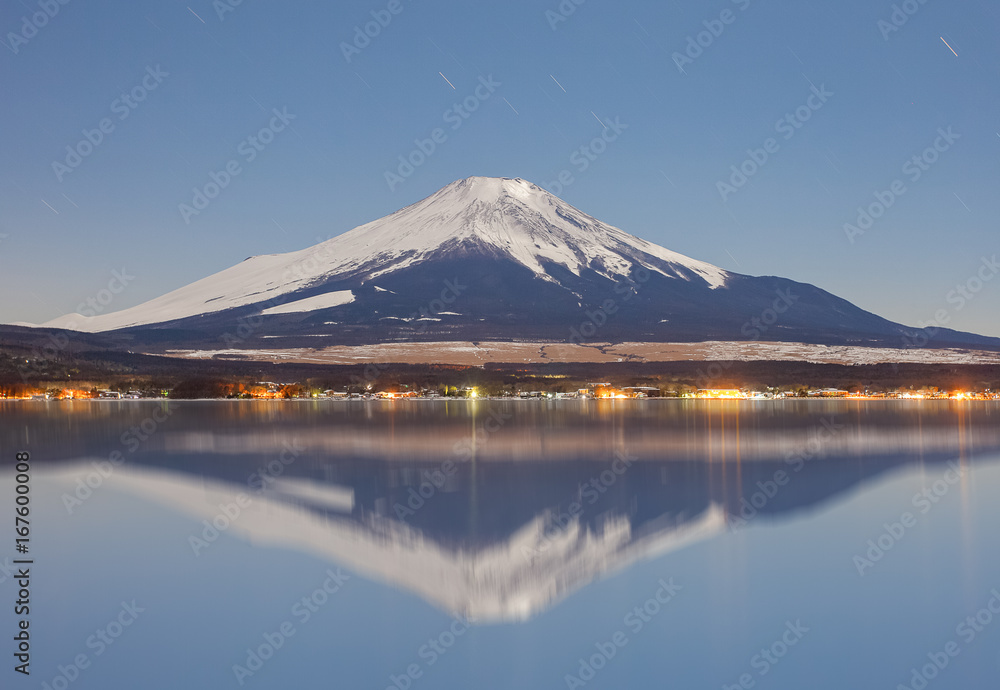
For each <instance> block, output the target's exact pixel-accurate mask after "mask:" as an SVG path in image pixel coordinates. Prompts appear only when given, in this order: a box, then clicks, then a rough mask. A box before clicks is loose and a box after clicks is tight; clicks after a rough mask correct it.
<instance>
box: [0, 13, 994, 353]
mask: <svg viewBox="0 0 1000 690" xmlns="http://www.w3.org/2000/svg"><path fill="white" fill-rule="evenodd" d="M231 1H233V0H218V1H217V2H215V3H214V4H213V2H211V1H210V0H182V1H170V2H152V1H151V0H134V1H132V2H103V3H97V2H81V1H80V0H70V2H68V4H66V5H59V6H58V7H59V9H58V13H57V14H56V15H55V16H54V17H52V18H51V19H48V21H47V22H46V23H45V25H44V26H41V28H39V29H38V30H37V32H36V33H35V34H33V35H32V32H31V29H30V28H29V29H28V31H27V32H26V35H30V38H28V39H27V40H26V41H24V40H22V39H21V38H18V39H16V40H15V39H12V32H13V33H20V32H22V26H23V24H24V17H29V22H30V21H31V20H30V17H31V15H32V13H33V12H36V11H38V5H37V3H36V2H33V1H32V0H24V1H23V2H21V3H8V4H6V5H5V7H4V9H3V10H2V12H0V38H2V40H3V43H4V46H5V47H4V48H3V49H0V83H3V85H4V93H5V95H6V98H5V105H4V108H3V111H4V117H3V122H2V124H3V126H2V128H0V140H2V142H3V146H2V149H0V292H2V294H3V295H4V297H3V299H2V301H0V321H4V322H10V321H29V322H36V323H38V322H43V321H46V320H48V319H51V318H54V317H56V316H59V315H61V314H64V313H67V312H71V311H74V310H76V309H77V305H78V304H80V303H81V302H82V301H84V300H86V299H87V298H88V297H92V296H94V295H97V294H98V293H99V291H100V290H101V289H102V288H105V287H107V286H108V284H109V281H111V280H112V278H113V273H112V272H113V271H115V270H117V271H122V270H123V269H124V271H125V273H126V274H127V275H130V276H134V279H130V280H128V281H127V282H128V285H127V287H126V288H125V289H124V290H123V291H122V292H121V293H120V294H118V295H117V296H116V297H115V299H114V302H113V303H112V304H111V305H109V307H108V310H109V311H111V310H118V309H122V308H125V307H129V306H132V305H134V304H138V303H140V302H143V301H145V300H147V299H151V298H153V297H156V296H158V295H160V294H162V293H164V292H167V291H169V290H171V289H174V288H177V287H180V286H182V285H185V284H187V283H189V282H191V281H194V280H197V279H199V278H202V277H204V276H206V275H209V274H211V273H214V272H216V271H219V270H222V269H224V268H227V267H229V266H231V265H233V264H235V263H238V262H239V261H242V260H243V259H245V258H246V257H248V256H251V255H256V254H269V253H279V252H286V251H292V250H296V249H301V248H303V247H306V246H309V245H312V244H315V243H316V242H318V241H321V240H324V239H327V238H329V237H333V236H335V235H338V234H340V233H342V232H345V231H347V230H350V229H351V228H353V227H355V226H357V225H360V224H362V223H365V222H368V221H370V220H374V219H376V218H379V217H381V216H384V215H386V214H389V213H391V212H392V211H395V210H396V209H398V208H400V207H402V206H405V205H407V204H410V203H413V202H415V201H418V200H420V199H422V198H423V197H425V196H427V195H428V194H431V193H432V192H434V191H436V190H437V189H439V188H440V187H442V186H444V185H446V184H448V183H449V182H452V181H454V180H456V179H460V178H464V177H468V176H470V175H488V176H505V177H523V178H525V179H528V180H531V181H533V182H535V183H537V184H540V185H542V186H543V187H546V188H548V189H550V191H553V192H557V193H558V194H559V196H561V197H562V198H564V199H565V200H566V201H568V202H569V203H571V204H573V205H575V206H577V207H579V208H580V209H581V210H583V211H585V212H587V213H590V214H591V215H594V216H596V217H598V218H600V219H601V220H604V221H606V222H609V223H611V224H613V225H617V226H618V227H621V228H623V229H625V230H627V231H628V232H631V233H633V234H635V235H638V236H640V237H644V238H647V239H649V240H652V241H654V242H657V243H659V244H662V245H664V246H666V247H669V248H670V249H672V250H674V251H678V252H681V253H684V254H687V255H689V256H692V257H695V258H698V259H702V260H705V261H709V262H712V263H714V264H717V265H719V266H721V267H723V268H726V269H729V270H733V271H737V272H742V273H748V274H753V275H780V276H785V277H788V278H792V279H796V280H801V281H805V282H810V283H814V284H816V285H818V286H820V287H822V288H825V289H827V290H830V291H831V292H833V293H835V294H837V295H840V296H842V297H844V298H846V299H848V300H850V301H852V302H854V303H855V304H857V305H859V306H861V307H863V308H865V309H869V310H871V311H874V312H876V313H878V314H880V315H882V316H885V317H887V318H890V319H893V320H896V321H900V322H903V323H907V324H910V325H916V324H918V323H920V322H925V321H927V320H929V319H932V318H934V316H935V312H938V311H939V310H944V313H945V315H946V316H947V317H948V319H949V323H948V325H949V326H952V327H955V328H958V329H961V330H969V331H975V332H979V333H984V334H990V335H996V336H1000V319H998V318H997V315H998V314H1000V276H993V274H992V273H990V272H989V271H985V270H984V275H988V276H989V278H990V280H987V281H986V282H984V283H981V284H977V283H976V281H975V280H973V285H972V287H973V288H977V287H981V290H980V291H979V292H978V293H970V294H971V295H972V296H973V298H972V299H965V298H962V299H956V296H955V294H952V299H951V300H950V301H949V293H950V292H951V291H952V290H954V289H955V288H956V286H957V285H960V284H961V285H965V284H966V283H967V281H969V279H970V278H973V277H974V276H976V273H977V271H978V270H979V268H980V266H982V260H983V257H987V258H989V257H993V256H994V255H995V254H996V253H998V249H1000V247H998V242H997V237H998V229H997V220H998V219H1000V194H998V193H997V183H998V181H1000V122H998V116H1000V97H998V89H997V74H998V70H1000V48H998V44H997V33H998V31H997V30H998V28H1000V8H998V7H997V6H996V5H994V4H991V3H989V2H987V0H948V1H947V2H946V1H945V0H928V1H927V2H926V4H923V5H920V4H919V3H917V2H916V0H912V2H913V7H915V8H917V11H916V12H915V14H913V15H912V16H910V17H908V19H907V21H906V23H905V24H902V26H901V27H899V29H898V30H896V31H892V32H891V33H887V34H886V36H885V37H884V36H883V33H884V30H883V29H880V27H879V21H880V20H881V21H884V22H889V21H891V18H892V14H893V2H891V1H889V0H876V1H872V0H843V1H842V2H839V3H818V2H793V1H792V0H771V1H769V2H764V1H763V0H736V1H734V0H711V1H704V2H702V1H698V2H652V1H640V0H631V1H626V2H614V3H611V2H607V0H586V1H585V2H583V3H582V4H580V5H579V6H575V5H572V3H571V2H570V1H569V0H566V2H564V6H574V7H575V11H574V12H573V13H572V14H570V15H569V16H568V17H565V21H558V22H555V20H553V19H552V16H553V15H552V14H550V15H548V16H547V14H546V13H547V12H552V13H557V12H558V11H559V6H560V5H559V2H558V0H549V1H547V2H528V1H526V0H511V1H508V2H503V3H499V2H466V3H455V2H451V3H449V2H441V1H435V0H419V1H417V0H399V5H398V6H395V8H396V9H400V8H401V11H400V12H399V13H398V14H395V15H392V14H383V17H384V16H390V17H391V21H390V22H389V23H388V25H387V26H385V27H384V28H382V29H381V30H380V32H379V35H377V36H375V37H374V38H373V39H371V40H370V43H369V44H368V45H367V46H365V47H364V48H363V49H361V50H360V52H359V53H357V54H352V56H351V60H350V62H348V61H347V60H346V59H345V56H344V52H343V49H342V43H344V42H351V41H352V40H353V38H354V35H355V27H357V26H359V25H364V24H365V23H366V22H370V21H372V14H371V13H372V12H376V13H379V12H382V11H385V10H386V8H387V7H389V6H390V5H391V4H393V3H390V2H389V0H339V1H338V2H336V3H320V2H297V3H280V2H276V1H273V0H271V1H268V0H244V1H243V2H242V3H240V4H239V5H238V6H236V7H231V6H230V5H229V3H230V2H231ZM222 5H225V6H226V7H228V8H229V9H231V10H232V11H228V12H225V13H222V14H221V17H220V13H219V11H218V10H217V9H216V8H217V7H218V6H222ZM911 9H912V8H911ZM724 10H728V11H729V12H731V14H728V15H726V17H727V18H728V19H730V20H731V22H730V23H729V24H727V25H722V28H723V30H722V32H721V34H720V35H719V36H717V37H716V36H712V37H711V41H710V42H709V41H708V40H707V38H708V37H709V34H707V33H706V34H705V35H704V36H703V37H702V38H703V39H705V40H704V42H705V43H707V44H708V46H707V47H706V48H704V49H703V52H702V54H701V55H699V56H698V57H696V58H695V59H694V60H693V61H692V62H690V63H688V64H685V65H684V73H682V72H681V71H680V70H679V69H678V67H677V65H676V64H675V60H674V58H673V57H672V56H673V55H674V53H675V52H683V51H684V50H685V48H686V46H687V44H688V38H689V37H695V36H697V34H698V33H699V32H704V31H707V30H706V27H705V25H704V22H711V21H712V20H716V19H718V18H719V17H720V14H721V13H722V12H723V11H724ZM897 18H898V17H897ZM560 19H563V17H560ZM36 21H37V20H36ZM39 23H40V22H39ZM553 24H555V28H553V26H552V25H553ZM883 26H884V25H883ZM715 28H716V29H718V28H719V25H718V24H717V25H716V26H715ZM894 28H895V27H894ZM946 41H947V43H946ZM15 50H16V52H15ZM157 66H159V69H160V71H161V73H166V74H167V76H165V77H161V78H162V81H161V82H160V83H158V84H156V86H155V89H153V90H150V91H148V92H147V93H146V94H145V99H144V100H143V101H142V102H141V103H135V107H134V108H129V107H127V106H123V104H122V102H121V101H118V102H117V103H116V99H119V97H120V96H121V95H122V93H123V92H128V91H130V90H132V89H133V88H134V87H138V88H139V90H140V91H142V90H143V89H142V86H141V85H142V83H143V78H144V75H146V74H147V69H150V70H153V71H155V70H156V68H157ZM490 75H492V78H493V80H494V81H495V82H499V83H500V86H499V87H497V89H496V91H495V92H494V93H493V94H492V95H491V96H490V97H489V99H487V100H485V101H483V102H482V103H481V106H480V107H479V108H478V109H477V110H476V111H475V112H474V113H471V114H470V116H469V117H468V118H467V119H465V120H462V121H461V122H462V124H461V126H460V127H458V128H457V129H454V130H453V129H451V127H452V125H451V124H449V123H448V122H446V121H445V117H446V116H448V113H449V109H451V108H452V106H453V105H454V104H455V103H459V102H461V101H462V100H463V99H465V98H466V97H468V96H471V95H473V94H474V93H475V89H476V86H477V85H478V79H479V78H480V77H484V78H486V77H489V76H490ZM153 83H154V81H153V80H152V79H147V85H151V84H153ZM812 86H816V87H820V86H824V87H825V90H826V91H828V92H832V94H833V95H832V96H830V97H829V98H828V99H827V100H826V102H825V103H824V104H822V107H821V108H819V109H818V110H815V111H812V112H811V113H810V117H809V120H808V121H807V122H804V123H802V126H801V128H799V129H795V130H793V131H794V136H792V137H791V138H788V139H785V138H784V137H785V135H784V134H783V133H781V132H776V129H775V124H776V122H777V121H778V120H779V119H781V118H783V117H784V116H785V114H786V113H792V112H794V111H795V109H796V108H798V107H800V106H804V105H806V104H807V102H808V98H809V96H810V89H811V88H812ZM813 102H814V103H816V99H814V100H813ZM274 108H278V109H286V111H287V112H288V113H289V114H291V115H293V116H294V120H293V121H292V122H291V125H290V127H289V128H288V129H285V130H284V131H282V132H279V133H277V134H276V135H275V137H274V140H273V141H272V142H271V143H269V144H268V145H266V146H265V147H264V148H263V150H261V151H259V152H258V154H257V156H256V158H255V159H254V160H252V161H247V156H246V155H243V154H241V153H239V152H238V147H239V146H240V144H241V142H242V141H244V140H245V139H246V138H247V137H250V136H252V135H254V134H255V133H257V132H258V130H260V129H261V128H262V127H265V126H267V125H268V124H269V121H270V120H271V117H272V109H274ZM126 111H127V112H128V116H127V117H126V118H125V119H120V118H121V115H122V114H123V113H124V112H126ZM616 117H617V118H619V121H620V122H621V123H623V124H625V125H627V129H625V130H624V131H623V132H622V133H621V135H620V136H619V137H618V138H617V140H615V141H614V142H612V143H611V144H609V145H608V146H607V150H606V151H604V152H603V153H602V154H601V155H600V156H597V157H596V160H594V161H593V162H592V163H590V165H589V167H588V168H587V169H586V170H582V171H581V169H580V168H581V167H582V166H581V165H580V164H579V160H580V159H579V158H578V157H577V158H574V152H575V151H577V150H578V149H579V148H580V147H582V146H586V145H587V144H588V143H589V142H590V141H591V140H592V139H593V138H594V137H597V136H600V135H601V134H602V132H604V131H605V130H604V123H609V122H611V121H613V120H614V119H615V118H616ZM103 118H110V120H111V124H113V130H112V131H111V132H110V133H109V134H106V135H104V140H103V141H101V142H100V143H99V144H98V145H97V146H96V147H94V150H93V152H92V153H90V155H88V156H86V157H83V158H82V159H81V160H80V161H79V165H78V166H77V167H75V168H74V169H72V171H71V172H69V173H64V174H62V176H61V177H62V179H61V180H60V179H58V176H57V173H56V171H55V170H54V169H53V163H54V162H60V163H65V162H66V157H67V150H66V147H67V146H70V147H75V146H77V144H78V142H80V141H81V139H83V137H84V135H83V130H85V129H86V130H92V129H95V128H97V127H99V124H100V122H101V120H102V119H103ZM437 127H442V128H443V129H445V131H446V133H447V139H446V140H445V141H444V143H442V144H440V145H439V146H438V147H437V150H435V151H434V152H433V154H431V155H430V156H429V157H428V160H427V161H426V162H425V163H424V164H423V165H421V166H419V167H417V168H416V169H415V170H414V171H413V174H412V175H411V176H409V177H408V178H406V179H405V181H403V182H402V183H401V184H398V185H396V186H395V189H390V188H389V185H388V184H387V182H386V179H385V172H386V171H387V170H393V169H395V168H396V166H397V165H398V163H399V161H398V157H399V156H400V155H406V154H408V153H409V152H410V151H412V150H413V149H414V148H415V145H414V140H415V139H423V138H426V137H428V136H429V135H430V133H431V131H432V130H433V129H435V128H437ZM948 127H951V128H952V131H953V132H954V133H955V134H958V135H960V138H958V139H957V140H955V141H953V142H952V143H951V144H950V145H948V147H947V150H946V151H943V152H941V153H940V154H939V156H938V160H936V161H935V162H934V163H933V164H931V165H929V166H927V167H928V169H927V170H926V171H924V172H922V175H921V178H920V179H919V180H917V181H912V177H911V176H909V175H907V174H905V173H904V172H903V166H904V164H905V163H906V162H907V161H908V160H909V159H910V158H912V157H913V156H915V155H920V154H921V153H922V152H923V151H924V150H925V149H926V148H927V147H929V146H932V145H933V144H934V142H935V139H936V138H937V137H938V133H937V132H938V129H939V128H942V129H945V130H946V129H947V128H948ZM768 138H774V139H775V140H776V142H777V145H778V146H777V150H776V151H774V152H773V153H771V154H769V159H768V160H767V162H766V163H765V164H764V165H763V166H761V167H760V169H759V170H758V171H756V173H755V174H753V175H752V176H751V177H750V179H749V181H748V183H747V184H746V186H744V187H743V188H741V189H739V190H738V191H737V192H736V193H734V194H730V195H729V197H728V198H727V199H726V200H725V201H723V199H722V195H721V194H720V192H719V190H718V188H717V183H718V182H719V181H720V180H725V179H727V178H728V177H729V176H730V174H731V171H730V166H732V165H737V166H739V165H740V164H741V163H743V162H744V160H745V159H747V157H748V154H747V150H748V149H756V148H759V147H761V146H763V145H764V142H765V140H767V139H768ZM83 148H84V150H86V146H84V147H83ZM230 160H236V161H238V162H239V163H240V166H241V173H240V174H239V175H238V176H237V177H235V178H233V179H232V180H231V182H230V184H229V185H228V186H227V187H226V189H224V190H223V191H222V192H221V193H220V194H219V195H218V197H217V198H215V199H214V200H213V201H212V202H211V203H210V204H209V205H208V207H207V208H205V209H204V210H203V211H202V212H200V213H199V214H198V215H197V216H193V217H191V218H190V219H189V220H190V223H186V222H185V220H184V218H183V217H182V215H181V212H180V211H179V208H178V207H179V205H180V204H182V203H188V204H190V203H191V200H192V196H193V191H192V190H193V188H195V187H199V188H201V187H204V186H205V185H206V184H207V183H208V182H209V175H210V173H212V172H213V171H220V170H222V169H224V168H225V166H226V164H227V162H228V161H230ZM562 170H570V171H571V172H572V174H573V177H574V182H573V183H572V184H571V185H569V186H567V187H566V188H565V189H561V190H560V189H559V188H558V186H556V185H552V184H551V183H552V182H553V181H555V180H557V179H558V175H559V173H560V171H562ZM897 179H899V180H902V181H903V182H904V184H905V186H906V192H905V193H904V194H902V195H900V196H897V197H896V198H895V199H894V203H893V204H892V207H891V208H889V209H888V210H887V211H886V213H885V214H884V215H883V216H882V217H881V218H879V219H878V220H877V221H875V223H874V225H873V226H872V227H871V228H870V229H868V230H867V231H866V232H865V234H863V235H860V236H857V237H855V241H854V242H853V243H852V242H850V241H848V238H847V236H846V234H845V231H844V224H845V223H848V222H850V223H854V222H855V219H856V217H857V215H858V212H857V208H858V207H859V206H860V205H862V204H864V205H867V204H869V203H872V202H874V201H875V197H874V193H875V192H876V191H879V190H886V189H889V187H890V185H891V184H892V183H893V181H894V180H897ZM959 305H961V308H959Z"/></svg>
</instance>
